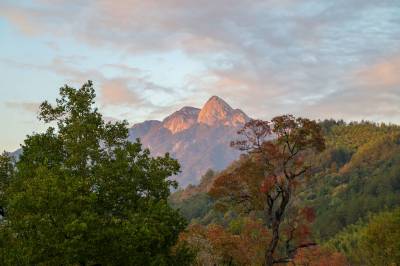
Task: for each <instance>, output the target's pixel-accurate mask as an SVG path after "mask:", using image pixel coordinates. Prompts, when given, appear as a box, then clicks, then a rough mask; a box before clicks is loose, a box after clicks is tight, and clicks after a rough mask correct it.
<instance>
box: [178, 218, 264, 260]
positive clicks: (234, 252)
mask: <svg viewBox="0 0 400 266" xmlns="http://www.w3.org/2000/svg"><path fill="white" fill-rule="evenodd" d="M268 240H269V235H268V233H267V232H266V230H265V229H264V228H263V225H262V224H261V223H260V222H259V221H255V220H251V219H247V218H246V219H244V220H243V225H242V226H241V229H240V231H239V232H236V233H232V232H231V231H229V230H227V229H225V228H224V227H222V226H220V225H217V224H211V225H209V226H208V227H205V226H202V225H191V226H189V228H188V230H187V231H186V232H185V233H183V234H181V237H180V241H181V242H182V241H184V242H185V243H187V244H188V245H189V246H190V247H191V248H192V249H194V250H195V251H197V257H196V260H195V264H194V265H254V264H256V265H261V264H262V262H263V258H264V252H263V251H264V246H265V245H266V243H267V242H268Z"/></svg>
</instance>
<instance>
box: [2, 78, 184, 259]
mask: <svg viewBox="0 0 400 266" xmlns="http://www.w3.org/2000/svg"><path fill="white" fill-rule="evenodd" d="M60 96H61V97H60V98H59V99H57V102H56V105H51V104H50V103H48V102H47V101H46V102H44V103H42V104H41V106H40V113H39V118H40V119H41V120H43V121H45V122H46V123H52V124H53V125H54V124H56V128H53V127H49V129H48V130H47V131H46V132H45V133H43V134H34V135H31V136H28V137H27V139H26V140H25V143H24V145H23V146H22V150H23V152H22V155H21V157H20V160H19V161H18V162H17V163H16V171H15V174H13V175H12V176H11V178H9V179H7V180H8V185H7V188H6V190H5V193H4V203H5V204H4V206H5V208H4V209H5V210H6V213H5V219H3V221H2V223H1V227H0V229H1V236H2V239H3V241H2V242H1V244H2V245H3V246H2V247H0V248H1V249H2V250H6V251H5V252H4V253H3V254H2V260H3V261H2V264H6V265H7V264H8V265H18V264H19V265H21V264H22V265H24V264H30V265H32V264H34V265H174V264H177V263H178V264H180V265H185V264H187V263H188V261H189V260H190V256H189V255H190V254H188V253H185V249H180V250H173V249H172V247H173V246H174V245H175V243H176V241H177V239H178V235H179V233H180V232H181V231H182V230H183V229H184V228H185V226H186V222H185V220H184V219H183V218H182V217H181V216H180V215H179V213H178V212H177V211H175V210H173V209H172V208H171V207H170V206H169V205H168V204H167V197H168V196H169V194H170V187H171V186H172V187H175V188H176V187H177V183H176V182H175V181H171V180H169V179H168V177H169V176H171V175H173V174H176V173H178V171H179V164H178V162H177V161H176V160H174V159H172V158H171V157H170V156H169V155H168V154H166V155H165V156H163V157H156V158H154V157H151V156H150V152H149V150H147V149H145V150H143V149H142V147H141V144H140V142H139V141H137V142H135V143H130V142H128V141H127V137H128V129H127V123H126V122H125V121H124V122H116V123H105V122H104V121H103V119H102V116H101V114H100V113H99V112H98V110H97V108H95V107H94V99H95V93H94V89H93V85H92V82H90V81H89V82H87V83H86V84H84V85H83V86H82V87H81V88H80V89H74V88H71V87H69V86H64V87H62V88H61V89H60ZM1 169H3V167H1ZM1 175H2V176H1V178H2V187H3V186H4V184H5V182H4V181H3V180H4V178H3V174H1Z"/></svg>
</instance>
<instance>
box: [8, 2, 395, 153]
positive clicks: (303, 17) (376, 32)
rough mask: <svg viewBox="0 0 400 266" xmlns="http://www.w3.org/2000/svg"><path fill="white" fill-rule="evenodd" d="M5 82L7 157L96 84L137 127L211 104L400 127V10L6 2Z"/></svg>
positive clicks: (257, 113)
mask: <svg viewBox="0 0 400 266" xmlns="http://www.w3.org/2000/svg"><path fill="white" fill-rule="evenodd" d="M0 73H1V79H0V95H1V98H0V110H1V112H0V123H1V125H2V130H1V133H0V150H3V149H6V150H14V149H16V148H18V146H19V144H20V143H21V142H22V141H23V139H24V137H25V135H27V134H31V133H32V132H40V131H42V130H43V129H44V128H45V125H43V124H42V123H40V122H38V121H37V119H36V116H37V106H38V104H39V103H40V102H41V101H43V100H46V99H48V100H50V101H52V100H54V99H55V98H56V97H57V93H58V88H59V87H61V86H62V85H64V84H66V83H67V84H70V85H73V86H76V87H79V86H80V85H81V84H82V83H83V82H84V81H86V80H88V79H91V80H93V81H94V84H95V87H96V90H97V95H98V100H97V104H98V105H99V107H100V108H101V111H102V112H103V114H104V116H105V117H106V118H107V119H110V120H111V119H127V120H128V121H129V122H130V123H131V124H133V123H136V122H140V121H143V120H145V119H162V118H163V117H165V116H166V115H168V114H169V113H170V112H172V111H174V110H177V109H179V108H180V107H182V106H185V105H192V106H197V107H201V105H202V104H203V103H204V102H205V101H206V100H207V99H208V98H209V97H210V96H211V95H219V96H220V97H222V98H224V99H225V100H226V101H227V102H228V103H230V104H231V105H232V106H234V107H238V108H241V109H243V110H244V111H245V112H246V113H247V114H249V115H250V116H252V117H257V118H265V119H268V118H271V117H272V116H274V115H278V114H283V113H293V114H295V115H301V116H307V117H311V118H316V119H318V118H337V119H339V118H343V119H346V120H360V119H367V120H373V121H377V122H381V121H382V122H391V123H400V2H399V1H397V0H394V1H385V0H379V1H370V0H336V1H328V0H326V1H322V0H314V1H313V0H304V1H296V0H269V1H264V0H263V1H261V0H260V1H258V0H252V1H250V0H243V1H233V0H229V1H228V0H219V1H211V0H186V1H179V0H164V1H152V0H146V1H143V0H141V1H139V0H125V1H123V0H121V1H104V0H97V1H75V0H69V1H64V0H53V1H50V0H37V1H11V0H10V1H8V0H1V1H0Z"/></svg>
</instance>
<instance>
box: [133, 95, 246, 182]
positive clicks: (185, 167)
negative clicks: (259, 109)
mask: <svg viewBox="0 0 400 266" xmlns="http://www.w3.org/2000/svg"><path fill="white" fill-rule="evenodd" d="M248 119H249V117H248V116H247V115H246V114H245V113H243V112H242V111H241V110H239V109H233V108H232V107H231V106H229V104H227V103H226V102H225V101H224V100H223V99H221V98H220V97H218V96H213V97H211V98H210V99H209V100H208V101H207V102H206V103H205V104H204V106H203V107H202V109H198V108H194V107H190V106H186V107H183V108H181V109H180V110H178V111H176V112H174V113H172V114H171V115H169V116H167V117H166V118H165V119H164V120H162V121H145V122H143V123H139V124H136V125H134V126H133V127H132V128H131V129H130V131H129V139H130V140H132V141H133V140H135V139H136V138H140V139H141V141H142V143H143V145H144V147H147V148H150V150H151V152H152V154H153V155H156V156H158V155H162V154H164V153H166V152H169V153H170V154H171V156H173V157H174V158H176V159H178V161H179V163H180V164H181V166H182V172H181V174H180V175H179V176H177V177H176V179H177V180H178V181H179V183H180V184H181V185H182V186H186V185H188V184H189V183H197V182H198V180H199V178H200V177H201V175H202V174H204V172H205V171H206V170H207V169H210V168H211V169H214V170H221V169H224V168H225V167H226V166H227V165H229V163H231V162H232V161H233V160H235V159H237V157H238V156H239V154H240V153H239V152H238V151H236V150H234V149H232V148H231V147H230V141H231V140H233V139H235V138H236V137H237V130H238V129H239V128H240V127H241V126H242V125H243V124H244V123H245V122H246V121H247V120H248Z"/></svg>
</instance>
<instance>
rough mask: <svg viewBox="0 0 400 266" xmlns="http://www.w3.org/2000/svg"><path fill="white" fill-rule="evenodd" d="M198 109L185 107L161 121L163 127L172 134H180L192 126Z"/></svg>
mask: <svg viewBox="0 0 400 266" xmlns="http://www.w3.org/2000/svg"><path fill="white" fill-rule="evenodd" d="M199 112H200V109H198V108H194V107H191V106H185V107H183V108H182V109H180V110H179V111H176V112H174V113H173V114H172V115H169V116H167V117H166V118H165V119H164V120H163V126H164V127H165V128H167V129H169V131H171V132H172V133H173V134H175V133H178V132H181V131H183V130H185V129H188V128H190V127H191V126H193V125H194V124H195V123H196V121H197V117H198V115H199Z"/></svg>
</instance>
